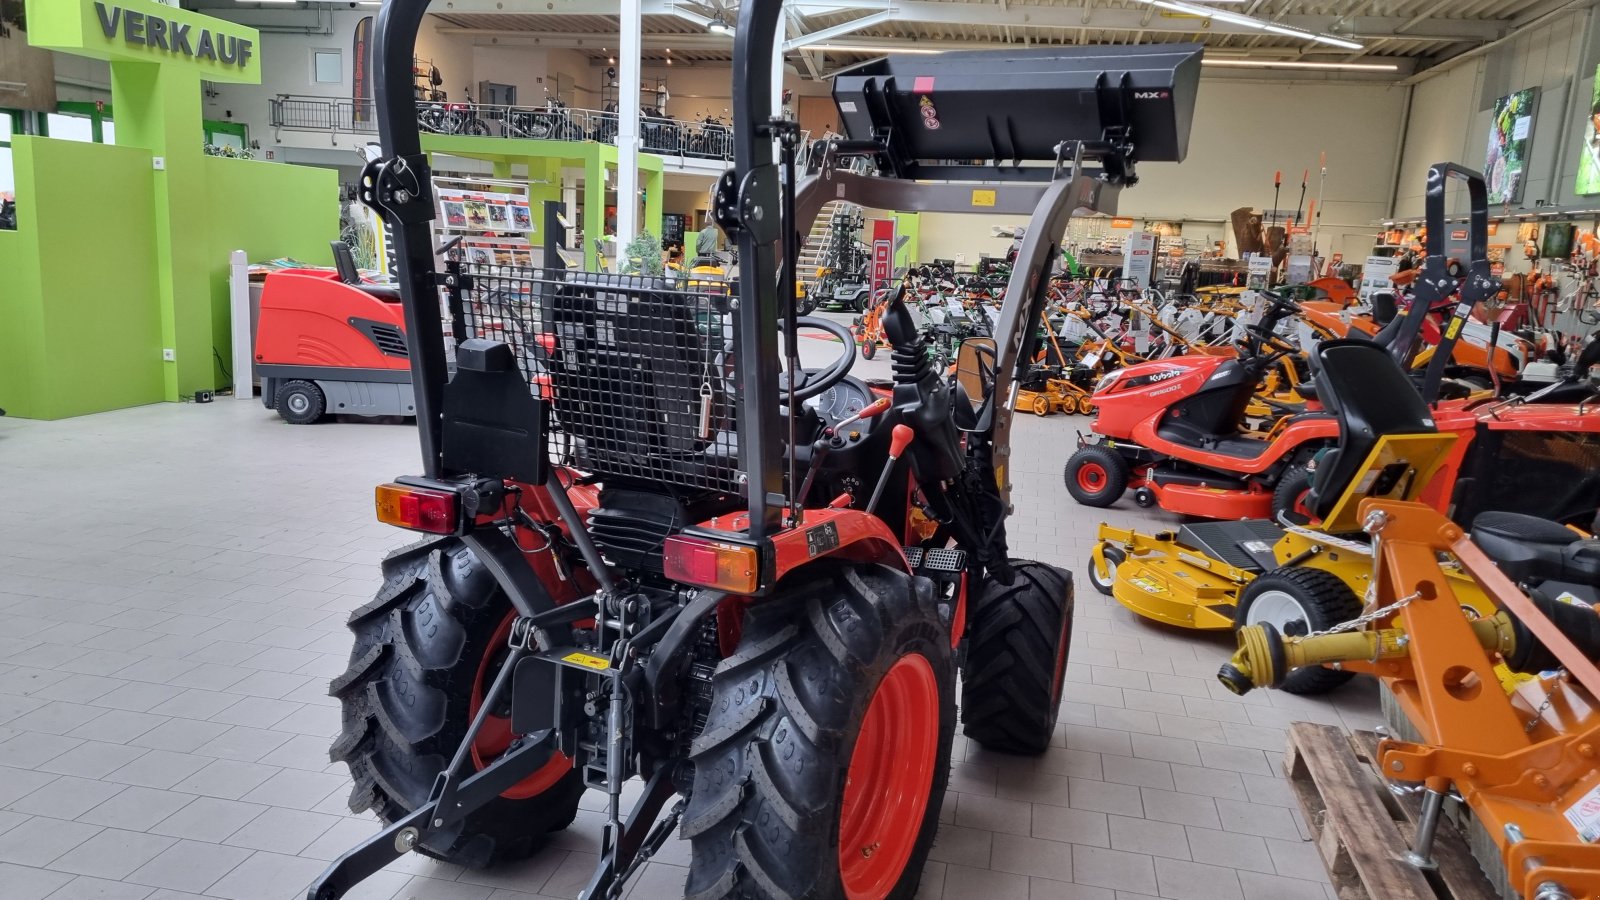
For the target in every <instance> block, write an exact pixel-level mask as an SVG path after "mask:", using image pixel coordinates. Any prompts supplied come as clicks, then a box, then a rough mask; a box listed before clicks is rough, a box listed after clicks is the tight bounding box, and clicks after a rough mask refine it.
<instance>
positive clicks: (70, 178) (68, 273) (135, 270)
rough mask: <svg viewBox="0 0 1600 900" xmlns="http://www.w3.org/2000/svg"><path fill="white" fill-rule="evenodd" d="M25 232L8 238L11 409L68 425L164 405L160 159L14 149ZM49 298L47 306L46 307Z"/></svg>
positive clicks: (112, 152)
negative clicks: (157, 205)
mask: <svg viewBox="0 0 1600 900" xmlns="http://www.w3.org/2000/svg"><path fill="white" fill-rule="evenodd" d="M12 150H13V153H14V168H15V174H16V176H17V186H18V191H17V213H18V221H17V227H18V230H17V231H16V232H15V233H11V234H5V235H4V239H3V240H0V340H6V341H8V342H9V344H10V346H5V345H4V344H0V348H3V350H4V352H3V353H0V407H4V408H5V409H6V410H7V412H8V413H9V414H12V415H18V416H25V417H29V418H44V419H58V418H64V417H66V416H76V415H84V414H87V413H92V412H101V411H104V410H108V409H120V408H122V407H127V406H139V405H142V404H145V403H155V402H158V401H160V400H161V399H162V397H163V390H162V365H163V363H162V362H161V349H162V346H163V345H162V342H161V323H160V312H159V310H160V303H159V301H158V299H157V294H156V264H155V258H156V248H155V240H154V237H153V235H152V234H151V230H150V221H151V219H152V217H153V216H154V200H153V197H154V191H153V180H154V176H155V173H154V172H153V171H152V167H151V164H150V154H149V153H146V152H144V151H142V150H137V149H132V148H128V147H109V146H105V145H101V144H82V143H75V142H72V141H58V140H51V139H49V138H39V137H19V138H16V139H15V140H14V141H13V144H12ZM41 300H42V302H40V301H41Z"/></svg>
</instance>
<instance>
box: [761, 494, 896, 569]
mask: <svg viewBox="0 0 1600 900" xmlns="http://www.w3.org/2000/svg"><path fill="white" fill-rule="evenodd" d="M823 558H827V559H847V560H852V561H855V562H866V563H878V564H881V565H886V566H889V567H891V568H895V569H899V570H900V571H902V572H905V573H906V574H908V575H909V574H911V564H910V562H908V561H907V560H906V554H905V550H904V549H903V548H902V547H901V546H900V542H899V541H898V540H895V536H894V532H892V531H890V530H889V526H888V525H885V524H884V522H883V520H882V519H880V518H878V517H877V516H874V515H872V514H870V513H866V512H862V511H861V510H856V509H813V510H807V511H806V514H805V524H804V525H801V526H799V527H797V528H789V529H785V530H783V531H780V532H778V533H777V534H775V535H773V537H772V561H773V569H772V583H774V584H776V583H777V582H779V581H781V580H783V578H784V576H785V575H788V574H789V573H790V572H792V571H794V570H796V569H799V568H801V567H803V566H806V565H809V564H810V563H812V562H815V561H817V560H819V559H823Z"/></svg>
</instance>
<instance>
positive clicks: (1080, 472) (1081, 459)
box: [1061, 444, 1128, 509]
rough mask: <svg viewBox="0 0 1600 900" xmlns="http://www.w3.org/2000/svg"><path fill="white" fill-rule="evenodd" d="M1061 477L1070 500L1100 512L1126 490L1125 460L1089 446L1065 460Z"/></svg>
mask: <svg viewBox="0 0 1600 900" xmlns="http://www.w3.org/2000/svg"><path fill="white" fill-rule="evenodd" d="M1061 477H1062V478H1063V479H1064V480H1065V481H1066V483H1067V493H1069V494H1071V495H1072V499H1074V500H1076V501H1078V502H1079V503H1082V504H1083V505H1084V506H1094V507H1098V508H1100V509H1104V508H1106V507H1108V506H1110V505H1111V504H1113V503H1116V502H1117V501H1118V500H1120V499H1122V494H1123V492H1125V491H1126V490H1127V489H1128V461H1127V460H1126V459H1123V457H1122V454H1120V453H1118V452H1117V451H1115V450H1112V449H1111V448H1109V447H1102V446H1100V445H1099V444H1090V445H1088V446H1087V447H1079V448H1078V452H1076V453H1074V454H1072V455H1071V456H1070V457H1068V458H1067V465H1066V468H1064V469H1063V470H1062V472H1061Z"/></svg>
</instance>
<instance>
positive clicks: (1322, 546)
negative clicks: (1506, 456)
mask: <svg viewBox="0 0 1600 900" xmlns="http://www.w3.org/2000/svg"><path fill="white" fill-rule="evenodd" d="M1455 440H1456V436H1455V435H1454V434H1414V435H1391V436H1387V437H1383V438H1380V439H1379V440H1378V443H1377V445H1376V446H1374V447H1373V449H1372V452H1371V453H1370V454H1368V456H1367V459H1366V461H1365V463H1364V464H1363V466H1362V469H1361V470H1360V472H1359V473H1358V474H1357V475H1356V477H1355V478H1353V479H1351V483H1350V486H1349V487H1348V488H1347V489H1346V490H1345V493H1344V495H1343V496H1341V497H1340V498H1339V502H1338V503H1337V504H1335V506H1334V508H1333V510H1332V511H1331V512H1329V514H1328V517H1327V519H1325V520H1324V521H1322V522H1321V523H1318V524H1317V526H1315V527H1297V526H1290V527H1282V526H1279V525H1276V524H1274V523H1271V522H1265V521H1257V522H1214V523H1201V524H1195V525H1190V526H1185V527H1184V528H1182V529H1180V530H1179V531H1164V532H1160V533H1158V534H1154V535H1151V534H1144V533H1142V532H1139V531H1134V530H1132V529H1124V528H1113V527H1112V526H1110V525H1105V524H1102V525H1101V526H1100V530H1099V532H1098V534H1097V543H1096V544H1095V547H1094V550H1093V552H1092V562H1091V565H1092V566H1093V568H1094V573H1093V574H1095V575H1096V576H1097V578H1096V580H1098V581H1102V582H1103V581H1104V580H1106V579H1107V578H1110V579H1111V596H1112V597H1113V598H1114V599H1115V600H1116V601H1117V602H1118V603H1121V604H1122V605H1123V606H1126V607H1127V608H1128V609H1130V610H1133V611H1134V612H1136V613H1138V614H1139V615H1141V616H1144V617H1146V618H1149V619H1154V620H1156V621H1158V622H1165V623H1167V624H1169V625H1179V626H1182V627H1184V628H1198V629H1222V628H1233V627H1234V608H1235V606H1236V605H1237V604H1238V601H1239V595H1240V594H1241V592H1243V590H1244V589H1245V587H1246V586H1247V585H1249V584H1250V582H1251V581H1254V580H1255V578H1256V577H1257V575H1258V574H1259V573H1260V572H1265V571H1269V570H1271V569H1273V568H1276V567H1281V566H1300V567H1305V568H1312V569H1323V570H1325V571H1328V572H1331V573H1332V574H1333V575H1334V576H1335V577H1337V578H1338V579H1339V580H1341V581H1343V582H1344V583H1345V584H1347V585H1349V586H1350V589H1351V590H1352V591H1354V592H1355V594H1356V596H1358V597H1364V596H1366V593H1367V585H1368V583H1369V582H1370V581H1371V579H1372V570H1373V561H1372V550H1371V548H1370V547H1369V546H1368V545H1366V544H1365V543H1362V542H1359V541H1352V540H1346V539H1344V538H1339V537H1334V536H1333V535H1335V534H1359V533H1360V531H1361V524H1360V521H1359V519H1358V514H1357V507H1358V506H1359V505H1360V503H1361V501H1362V500H1364V499H1366V498H1367V497H1384V498H1391V499H1402V500H1413V499H1415V498H1416V497H1417V496H1418V495H1420V494H1421V493H1422V490H1423V488H1424V487H1425V486H1426V485H1427V483H1428V480H1429V479H1430V478H1432V477H1433V475H1434V473H1435V472H1436V471H1438V469H1439V467H1440V465H1442V464H1443V462H1444V458H1445V456H1446V455H1447V454H1448V453H1449V451H1450V447H1451V445H1452V444H1454V443H1455ZM1223 532H1227V533H1228V534H1229V536H1230V537H1231V538H1232V539H1233V542H1234V543H1235V544H1236V545H1237V548H1238V549H1237V551H1229V550H1221V549H1216V548H1212V547H1208V546H1207V543H1206V541H1205V540H1203V539H1200V538H1202V537H1203V536H1220V534H1221V533H1223ZM1241 535H1248V536H1249V537H1250V540H1249V541H1248V542H1244V541H1240V540H1239V539H1240V537H1241ZM1108 551H1109V552H1110V554H1111V557H1112V559H1113V560H1114V561H1115V565H1114V566H1110V565H1108V556H1107V554H1108ZM1241 554H1245V555H1243V556H1241ZM1230 555H1231V556H1235V557H1237V558H1234V559H1226V558H1224V557H1225V556H1230ZM1118 557H1120V558H1118ZM1113 569H1114V571H1112V570H1113ZM1462 590H1463V591H1465V593H1466V595H1471V593H1472V589H1471V588H1470V587H1463V588H1462ZM1477 599H1478V600H1479V601H1481V602H1482V603H1484V604H1487V599H1486V598H1483V597H1481V592H1480V596H1478V598H1477ZM1480 608H1482V609H1488V606H1487V605H1484V606H1482V607H1480ZM1491 612H1492V610H1491Z"/></svg>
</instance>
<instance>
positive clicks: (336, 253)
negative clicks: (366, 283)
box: [328, 241, 361, 284]
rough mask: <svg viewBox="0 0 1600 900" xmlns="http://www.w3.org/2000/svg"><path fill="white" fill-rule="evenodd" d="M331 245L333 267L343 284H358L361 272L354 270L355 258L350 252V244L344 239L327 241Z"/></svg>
mask: <svg viewBox="0 0 1600 900" xmlns="http://www.w3.org/2000/svg"><path fill="white" fill-rule="evenodd" d="M328 243H329V244H330V245H331V246H332V247H333V267H334V268H335V269H337V270H338V272H339V280H340V281H342V282H344V283H345V284H360V283H361V273H360V272H359V271H357V270H356V258H355V256H354V255H352V254H351V253H350V245H349V244H346V243H345V242H344V241H329V242H328Z"/></svg>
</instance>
